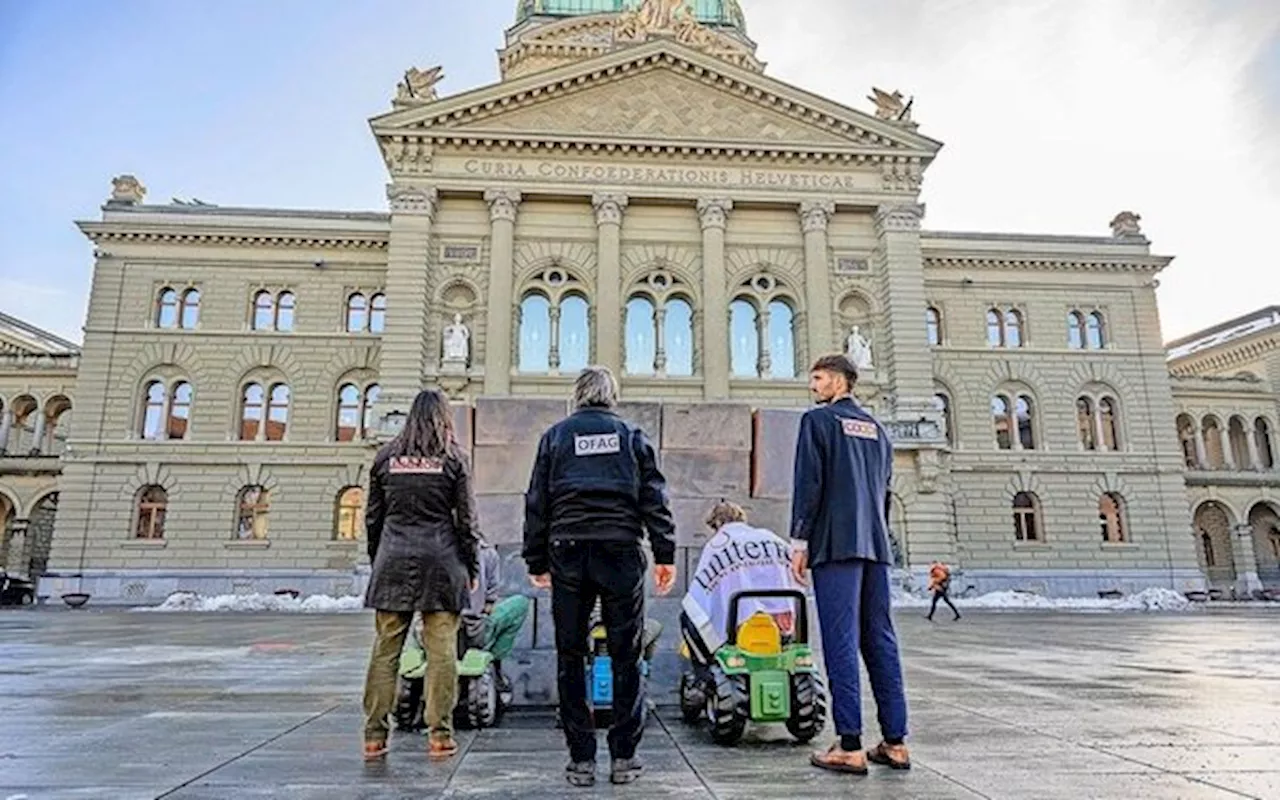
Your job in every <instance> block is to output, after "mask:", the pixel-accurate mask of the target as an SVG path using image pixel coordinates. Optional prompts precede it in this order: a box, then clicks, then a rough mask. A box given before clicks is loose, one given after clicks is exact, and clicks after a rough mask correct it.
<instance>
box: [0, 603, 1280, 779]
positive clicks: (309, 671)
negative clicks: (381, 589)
mask: <svg viewBox="0 0 1280 800" xmlns="http://www.w3.org/2000/svg"><path fill="white" fill-rule="evenodd" d="M939 616H940V617H941V616H943V615H939ZM899 626H900V633H901V636H902V640H903V654H904V657H905V660H906V665H907V682H908V686H909V692H910V703H911V711H912V738H911V744H912V747H913V754H914V760H915V769H914V770H913V771H911V772H909V773H891V772H888V771H879V770H877V771H873V773H872V774H871V775H870V776H869V777H866V778H851V777H846V776H837V775H830V774H825V773H820V772H818V771H817V770H814V769H812V768H810V767H809V766H808V765H807V754H808V751H809V749H810V748H808V747H800V746H793V745H790V744H788V743H787V742H785V733H784V734H783V735H782V737H780V738H779V737H777V734H776V733H774V732H771V731H764V732H762V738H764V739H768V738H770V737H771V736H772V737H774V738H779V741H775V742H772V743H769V742H757V743H753V744H749V745H744V746H742V747H739V748H737V749H724V748H720V747H716V746H714V745H712V744H710V742H709V740H708V739H707V736H706V734H705V732H704V731H701V730H696V729H690V728H687V727H685V726H684V725H682V724H681V723H680V722H679V717H678V714H677V713H676V712H675V710H674V709H666V708H664V709H659V712H658V714H657V715H656V716H655V717H654V718H652V719H651V720H650V724H649V728H648V731H647V733H646V738H645V743H644V745H643V749H642V753H643V756H644V757H645V758H646V760H647V762H648V765H649V769H648V771H647V773H646V775H645V777H644V778H643V780H642V781H641V782H640V783H639V784H636V785H635V786H632V787H626V788H622V789H615V788H614V787H611V786H609V785H608V783H607V781H605V780H603V779H604V778H605V777H606V775H605V772H604V769H605V766H604V764H603V763H602V765H601V772H600V777H601V779H602V783H601V784H600V785H598V786H597V787H596V789H594V790H574V789H571V788H570V787H569V786H568V785H567V784H565V783H564V781H563V779H562V777H561V770H562V768H563V765H564V749H563V744H562V740H561V738H560V734H559V732H558V731H555V730H554V729H553V728H552V723H551V717H550V715H549V713H547V712H545V711H542V712H536V711H535V712H521V713H518V714H515V715H513V716H511V717H509V718H508V721H507V722H506V723H505V724H504V726H503V727H502V728H501V729H497V730H490V731H484V732H482V733H479V734H471V733H463V734H461V735H460V739H461V743H462V748H463V750H462V754H461V756H460V757H458V758H455V759H453V760H452V761H450V762H448V763H445V764H435V763H429V762H428V761H427V759H426V758H425V756H424V754H423V749H424V748H423V741H422V739H421V738H420V737H400V738H398V739H395V740H394V741H393V745H392V752H391V755H390V758H389V759H388V760H387V762H386V763H385V764H381V765H375V766H366V765H364V764H362V763H361V760H360V755H359V747H360V717H359V692H360V687H361V681H362V678H363V670H364V663H365V658H366V654H367V647H368V645H369V642H370V640H371V628H372V622H371V619H370V618H369V617H368V616H366V615H365V614H339V615H323V616H320V615H315V616H313V615H283V614H260V615H252V614H230V615H229V614H152V613H136V612H134V613H131V612H126V611H114V610H113V611H95V610H92V609H86V610H83V611H78V612H71V611H66V610H61V609H59V610H54V609H36V610H17V609H12V610H11V609H0V800H13V799H14V798H20V799H22V800H44V799H45V798H59V799H60V798H103V799H104V800H133V799H134V798H139V799H140V798H175V800H176V799H177V798H183V799H184V800H196V799H197V798H198V799H200V800H213V799H214V798H218V799H221V798H228V799H232V798H234V799H236V800H238V799H239V798H260V797H272V798H286V799H288V800H302V799H303V798H306V799H307V800H312V799H313V798H314V799H316V800H319V799H320V798H334V799H335V800H337V799H338V798H341V799H342V800H352V799H355V798H397V799H399V798H434V797H448V798H513V799H514V798H528V799H529V800H534V799H535V798H561V797H582V798H588V797H645V798H653V797H660V798H670V799H671V800H679V799H680V798H743V799H744V800H746V799H747V798H751V799H752V800H769V798H787V799H788V800H794V799H797V798H813V797H833V798H834V797H858V798H896V800H912V798H920V800H926V799H927V800H950V799H951V798H955V799H956V800H961V799H963V798H1027V799H1028V800H1052V799H1054V798H1073V799H1075V798H1142V799H1143V800H1163V799H1164V798H1187V799H1193V800H1199V799H1200V798H1219V799H1221V800H1227V799H1228V798H1241V797H1252V798H1280V700H1278V699H1277V698H1278V697H1280V636H1277V631H1278V630H1280V614H1277V613H1276V611H1275V610H1253V609H1232V610H1227V611H1208V612H1202V613H1198V614H1066V613H1040V612H1035V613H1033V612H1019V613H1003V614H1002V613H986V614H982V613H971V614H969V615H967V616H966V617H965V619H964V621H963V622H961V623H959V624H952V623H950V622H939V623H935V624H932V625H931V624H930V623H927V622H925V621H924V620H922V619H921V618H920V616H919V614H918V613H910V612H902V613H901V614H900V615H899ZM867 719H868V720H869V721H873V720H874V712H873V711H872V706H871V704H870V701H869V700H868V703H867ZM868 730H869V731H871V730H874V725H873V724H869V725H868ZM869 738H870V737H869ZM820 741H821V742H822V743H824V744H825V743H826V742H827V741H829V739H827V738H825V737H824V738H823V739H821V740H820ZM602 752H603V747H602Z"/></svg>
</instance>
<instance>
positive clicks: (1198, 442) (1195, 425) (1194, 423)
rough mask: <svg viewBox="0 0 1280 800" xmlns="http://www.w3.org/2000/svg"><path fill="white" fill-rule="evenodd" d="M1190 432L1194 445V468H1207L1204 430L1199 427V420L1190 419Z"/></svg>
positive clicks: (1207, 456) (1207, 460)
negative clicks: (1192, 435)
mask: <svg viewBox="0 0 1280 800" xmlns="http://www.w3.org/2000/svg"><path fill="white" fill-rule="evenodd" d="M1191 433H1192V434H1194V439H1193V441H1194V443H1195V446H1196V468H1197V469H1208V468H1209V453H1208V451H1207V450H1205V446H1204V430H1203V429H1202V428H1201V427H1200V420H1198V419H1193V420H1191Z"/></svg>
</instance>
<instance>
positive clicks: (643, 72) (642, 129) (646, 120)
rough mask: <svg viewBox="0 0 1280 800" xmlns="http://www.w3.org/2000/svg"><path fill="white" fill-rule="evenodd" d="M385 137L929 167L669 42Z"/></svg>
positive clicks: (495, 90) (444, 106) (472, 97)
mask: <svg viewBox="0 0 1280 800" xmlns="http://www.w3.org/2000/svg"><path fill="white" fill-rule="evenodd" d="M372 125H373V128H374V131H375V132H376V133H378V134H379V135H383V136H405V135H410V134H413V133H416V134H418V135H437V136H449V135H466V134H476V135H486V134H492V135H494V136H500V137H503V138H511V139H520V138H529V139H538V138H540V137H546V138H555V139H559V140H564V139H573V138H575V137H582V138H583V139H584V140H590V141H593V142H599V141H601V140H616V141H620V142H630V141H637V140H650V141H655V140H656V141H662V142H677V143H681V144H689V143H696V144H698V145H700V146H701V145H707V146H712V145H720V144H737V145H747V146H750V145H759V146H760V147H765V148H769V149H771V150H775V149H789V150H805V149H806V148H817V149H820V150H823V151H830V150H848V151H850V152H855V151H856V152H871V153H891V154H894V155H902V156H913V157H921V158H923V159H925V160H928V159H930V158H931V157H932V156H933V155H934V154H935V153H936V152H937V151H938V150H939V149H940V148H941V143H939V142H936V141H934V140H933V139H929V138H928V137H925V136H922V135H920V134H918V133H916V132H915V131H914V130H912V129H911V128H909V127H907V126H903V125H896V124H894V123H890V122H887V121H885V120H881V119H877V118H876V117H874V116H873V115H870V114H866V113H864V112H861V111H858V110H856V109H852V108H849V107H847V106H843V105H840V104H838V103H835V102H832V101H830V100H827V99H825V98H822V97H819V96H817V95H814V94H811V93H808V92H805V91H803V90H801V89H798V88H796V87H794V86H790V85H789V84H786V83H783V82H781V81H778V80H775V79H773V78H770V77H768V76H765V75H762V74H759V73H755V72H751V71H748V70H745V69H741V68H739V67H736V66H734V65H732V64H728V63H725V62H722V61H719V60H717V59H715V58H713V57H711V56H708V55H706V54H704V53H700V52H698V51H696V50H693V49H691V48H689V47H685V46H684V45H682V44H680V43H679V42H676V41H672V40H670V39H659V40H656V41H650V42H648V43H646V44H643V45H638V46H635V47H629V48H626V49H624V50H619V51H615V52H611V53H607V54H605V55H601V56H598V57H595V58H590V59H587V60H585V61H582V62H579V63H577V64H573V65H570V66H566V67H561V68H559V69H555V70H549V71H546V72H542V73H537V74H534V75H529V76H527V77H523V78H518V79H515V80H511V81H506V82H504V83H500V84H495V85H492V86H487V87H483V88H480V89H476V90H473V91H470V92H465V93H462V94H459V95H455V96H453V97H449V98H445V99H442V100H438V101H435V102H432V103H427V104H424V105H421V106H417V107H411V108H405V109H402V110H398V111H393V112H391V113H389V114H385V115H382V116H380V117H376V118H374V119H373V120H372Z"/></svg>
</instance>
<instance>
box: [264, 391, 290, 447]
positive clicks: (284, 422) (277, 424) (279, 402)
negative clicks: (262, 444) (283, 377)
mask: <svg viewBox="0 0 1280 800" xmlns="http://www.w3.org/2000/svg"><path fill="white" fill-rule="evenodd" d="M288 428H289V387H288V386H286V385H284V384H283V383H277V384H276V385H275V386H272V387H271V395H270V399H269V402H268V404H267V426H266V440H267V441H268V442H281V441H284V435H285V433H286V432H287V431H288Z"/></svg>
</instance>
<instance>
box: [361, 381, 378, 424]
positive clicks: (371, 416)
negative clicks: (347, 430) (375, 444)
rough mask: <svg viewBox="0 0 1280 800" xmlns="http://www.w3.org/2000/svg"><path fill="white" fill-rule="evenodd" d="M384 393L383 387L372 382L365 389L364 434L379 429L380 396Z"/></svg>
mask: <svg viewBox="0 0 1280 800" xmlns="http://www.w3.org/2000/svg"><path fill="white" fill-rule="evenodd" d="M381 395H382V387H381V386H379V385H378V384H376V383H371V384H369V385H368V386H367V387H365V390H364V435H365V436H370V435H371V434H373V433H374V432H375V431H377V429H378V421H377V411H378V398H379V397H380V396H381Z"/></svg>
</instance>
